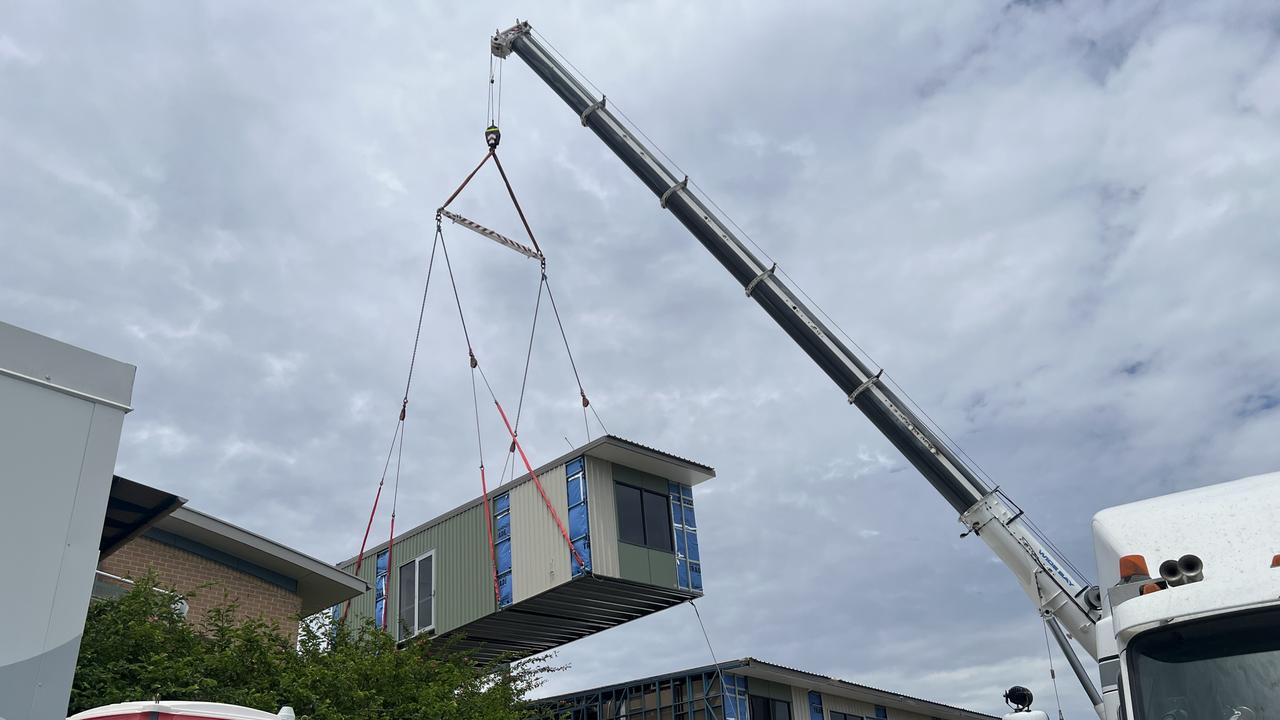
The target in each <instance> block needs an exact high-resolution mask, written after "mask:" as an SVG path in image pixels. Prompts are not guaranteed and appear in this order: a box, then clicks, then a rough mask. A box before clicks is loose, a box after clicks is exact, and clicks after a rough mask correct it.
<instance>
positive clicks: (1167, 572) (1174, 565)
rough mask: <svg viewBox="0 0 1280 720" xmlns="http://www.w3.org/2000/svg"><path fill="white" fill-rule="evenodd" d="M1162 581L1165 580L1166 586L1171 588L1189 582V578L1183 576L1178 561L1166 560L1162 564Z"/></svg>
mask: <svg viewBox="0 0 1280 720" xmlns="http://www.w3.org/2000/svg"><path fill="white" fill-rule="evenodd" d="M1160 579H1161V580H1164V584H1165V585H1168V586H1169V587H1178V586H1179V585H1185V584H1186V582H1187V576H1186V575H1183V574H1182V569H1181V568H1179V567H1178V561H1177V560H1165V561H1164V562H1162V563H1160Z"/></svg>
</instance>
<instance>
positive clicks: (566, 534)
mask: <svg viewBox="0 0 1280 720" xmlns="http://www.w3.org/2000/svg"><path fill="white" fill-rule="evenodd" d="M493 404H494V405H497V406H498V414H499V415H501V416H502V424H503V425H506V426H507V432H508V433H510V435H511V442H513V443H515V446H516V450H517V451H518V452H519V453H520V459H521V460H523V461H524V467H525V469H526V470H528V471H529V477H531V478H533V484H534V486H536V487H537V488H538V494H539V495H541V496H542V502H543V503H545V504H546V506H547V512H549V513H551V519H552V520H555V521H556V527H557V528H559V529H560V536H561V537H563V538H564V541H565V544H566V545H568V546H569V552H570V553H572V554H573V559H574V560H577V561H578V567H580V568H582V570H583V572H587V564H586V563H585V562H583V561H582V556H581V555H579V554H578V548H576V547H574V546H573V541H572V540H570V539H569V532H568V531H567V530H565V529H564V523H562V522H560V515H559V514H558V513H556V509H555V508H554V507H552V506H551V500H550V499H549V498H547V492H546V491H545V490H543V489H542V483H541V482H539V480H538V474H537V473H535V472H534V471H533V465H531V464H530V463H529V458H528V457H527V456H526V455H525V454H524V448H523V447H521V446H520V441H519V440H517V439H516V433H515V431H514V430H512V429H511V423H510V422H508V421H507V413H506V412H505V411H504V410H503V409H502V403H500V402H498V401H497V399H494V401H493Z"/></svg>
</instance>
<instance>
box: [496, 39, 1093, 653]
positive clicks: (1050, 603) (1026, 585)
mask: <svg viewBox="0 0 1280 720" xmlns="http://www.w3.org/2000/svg"><path fill="white" fill-rule="evenodd" d="M492 51H493V54H494V55H496V56H498V57H503V58H505V57H507V56H508V55H510V54H512V53H515V55H517V56H518V57H519V58H520V59H521V60H523V61H524V62H525V63H526V64H527V65H528V66H529V68H530V69H532V70H533V72H534V74H536V75H537V76H538V77H539V78H541V79H542V81H543V82H545V83H546V84H547V85H548V86H549V87H550V88H551V89H552V90H553V91H555V93H556V94H557V95H559V96H560V98H561V99H562V100H564V101H565V103H566V104H568V106H569V108H570V109H571V110H573V112H574V113H575V114H576V115H577V116H578V118H579V120H580V121H581V122H582V125H583V126H584V127H588V128H590V129H591V131H592V132H594V133H595V134H596V135H597V136H598V137H599V138H600V139H601V140H602V141H604V143H605V145H607V146H608V147H609V149H610V150H612V151H613V152H614V154H615V155H617V156H618V158H619V159H620V160H622V162H623V164H625V165H626V166H627V167H628V168H630V169H631V171H632V172H634V173H635V175H636V177H638V178H640V181H641V182H643V183H644V184H645V186H646V187H648V188H649V190H650V191H652V192H653V193H654V195H656V196H657V197H658V199H659V204H660V205H661V207H663V208H665V209H666V210H667V211H668V212H670V213H671V214H672V215H674V216H675V218H676V219H677V220H679V221H680V223H681V224H683V225H684V226H685V228H687V229H688V230H689V232H690V233H692V234H693V236H694V237H695V238H697V239H698V241H699V242H701V243H702V245H703V247H705V248H706V249H707V250H708V251H709V252H710V253H711V254H712V255H713V256H714V257H715V258H716V260H718V261H719V262H720V264H721V265H723V266H724V267H725V269H726V270H728V271H729V274H731V275H732V276H733V277H734V279H735V280H737V281H738V282H739V283H740V284H741V285H742V286H743V288H744V289H745V290H746V294H747V295H748V296H749V297H750V298H751V299H753V300H755V301H756V303H758V304H759V305H760V307H761V308H763V309H764V311H765V312H766V313H768V314H769V316H770V317H772V318H773V319H774V321H775V322H777V323H778V325H779V326H780V327H781V328H782V329H783V331H785V332H786V333H787V334H788V335H789V336H790V337H791V339H792V340H793V341H795V343H796V344H797V345H799V346H800V348H801V349H802V350H804V352H805V353H806V354H807V355H808V356H809V357H810V358H811V359H812V360H813V361H814V362H815V363H817V365H818V367H820V368H821V369H822V371H823V372H825V373H826V374H827V376H828V377H830V378H831V380H832V381H834V382H835V384H836V386H837V387H839V388H840V391H841V392H842V393H843V394H844V395H845V397H846V398H847V399H848V401H849V403H850V404H852V405H855V406H857V408H858V409H859V410H861V411H862V413H863V414H864V415H866V416H867V419H869V420H870V421H871V423H872V424H873V425H875V427H876V428H877V429H878V430H879V431H880V432H881V433H882V434H884V436H885V437H886V438H888V439H889V441H890V442H891V443H893V445H894V446H895V447H896V448H898V450H899V451H900V452H901V453H902V454H903V455H904V456H906V458H907V460H908V461H909V462H910V463H911V464H912V465H913V466H914V467H915V468H916V469H917V470H919V471H920V473H921V474H922V475H924V477H925V479H927V480H928V481H929V483H930V484H931V485H933V487H934V489H935V490H937V491H938V493H939V494H940V495H942V497H943V499H945V500H946V501H947V502H948V503H949V504H950V505H951V507H952V508H954V509H955V511H956V512H957V513H960V515H961V521H962V522H964V524H965V525H966V527H967V528H968V530H970V531H972V532H974V533H976V534H977V535H978V536H979V537H981V538H983V539H984V540H985V541H986V542H987V544H988V545H989V546H990V547H991V549H992V550H993V551H994V552H995V553H996V555H997V556H999V557H1000V559H1001V560H1002V561H1004V563H1005V564H1006V565H1007V566H1008V567H1009V568H1010V570H1012V571H1013V573H1014V575H1015V576H1016V577H1017V579H1018V582H1019V584H1021V585H1022V587H1023V590H1024V591H1025V592H1026V593H1027V594H1028V596H1029V597H1030V598H1031V599H1032V601H1034V602H1035V603H1036V605H1037V607H1038V608H1039V609H1040V611H1041V612H1042V613H1043V614H1045V616H1046V617H1049V616H1052V617H1054V618H1056V619H1057V620H1058V621H1060V622H1061V623H1062V624H1063V626H1065V627H1066V628H1067V631H1068V632H1069V633H1071V634H1072V635H1073V636H1074V637H1075V638H1076V640H1077V641H1078V642H1079V643H1080V645H1081V646H1082V647H1083V648H1084V649H1085V650H1086V651H1087V652H1088V653H1089V654H1090V656H1092V657H1094V658H1095V659H1096V658H1097V650H1096V643H1095V641H1094V632H1093V631H1094V625H1095V623H1096V622H1097V619H1098V617H1099V615H1098V610H1097V608H1096V607H1093V603H1091V602H1090V599H1091V597H1092V596H1093V593H1090V592H1087V591H1088V590H1089V588H1087V587H1086V586H1085V585H1084V584H1083V583H1082V582H1081V581H1080V580H1079V579H1077V578H1076V577H1074V576H1073V574H1072V573H1071V572H1069V570H1068V569H1067V565H1066V563H1064V562H1061V561H1060V560H1059V559H1058V558H1057V557H1056V554H1055V553H1054V552H1052V550H1051V548H1050V547H1049V546H1048V544H1047V543H1044V542H1042V541H1041V540H1040V539H1039V538H1038V537H1037V536H1036V535H1035V534H1034V533H1033V532H1031V529H1030V528H1029V527H1028V526H1027V525H1026V524H1025V522H1024V520H1023V518H1022V517H1021V512H1020V511H1019V510H1017V509H1016V507H1015V506H1014V505H1013V504H1012V503H1011V502H1009V501H1008V499H1007V498H1005V497H1004V496H1003V495H1002V494H1001V493H1000V492H999V491H998V490H993V489H992V488H990V487H988V486H987V484H986V483H984V482H983V481H982V480H981V479H980V478H979V477H978V476H977V475H976V474H975V473H974V472H972V471H971V470H970V469H969V467H968V466H967V465H966V464H965V463H964V462H963V461H962V460H961V459H960V458H959V457H958V456H957V455H956V454H955V453H953V452H952V451H951V449H950V448H949V447H947V446H946V445H945V444H943V443H942V442H941V441H939V439H938V438H937V437H936V436H935V435H934V433H933V432H932V431H931V430H930V429H929V428H928V427H927V426H925V424H924V423H922V422H921V421H920V419H919V418H918V417H917V416H916V415H915V413H914V412H913V411H912V410H911V409H910V408H909V407H908V406H907V405H906V404H904V403H903V402H902V401H901V400H900V399H899V398H898V396H897V395H896V394H895V393H894V392H893V391H892V390H891V389H890V388H889V387H888V385H887V384H886V383H885V382H882V381H881V379H880V373H879V372H877V371H873V370H872V369H871V368H870V367H869V366H868V365H867V363H865V362H864V361H863V360H862V359H861V358H859V357H858V356H857V355H856V354H854V352H853V351H852V350H850V349H849V348H848V347H847V346H846V345H845V344H844V343H843V342H842V341H841V340H840V339H839V338H838V337H837V336H836V335H835V334H833V333H832V332H831V331H830V330H829V329H828V328H827V326H826V325H825V324H824V323H823V322H822V320H821V319H820V318H819V317H818V316H817V315H815V314H814V313H813V312H812V311H810V310H809V308H808V307H806V306H805V304H804V303H803V302H801V300H800V298H799V297H797V295H796V294H795V293H794V292H792V291H791V289H790V288H788V287H787V286H786V284H785V283H783V282H782V280H781V279H780V278H778V277H777V275H776V274H775V273H774V267H772V266H767V265H765V264H764V263H763V262H761V260H760V259H759V258H757V257H756V256H755V254H753V253H752V252H751V251H750V250H749V249H748V248H747V247H746V246H745V245H744V244H743V243H742V242H741V241H740V240H739V239H738V238H737V236H735V235H734V233H733V232H732V231H731V230H730V229H729V226H728V225H727V224H726V223H725V222H724V221H723V220H722V219H721V218H720V217H719V216H718V215H717V214H716V213H714V212H712V211H711V210H710V209H708V208H707V207H706V206H705V205H704V204H703V203H702V201H701V200H700V199H699V198H698V197H697V196H695V195H694V193H692V192H691V191H690V190H689V188H688V187H687V184H688V178H680V177H677V176H676V175H675V174H674V173H673V172H672V171H671V170H670V169H668V168H667V167H666V166H665V165H664V164H663V163H662V162H661V161H660V160H659V159H658V157H657V156H656V155H655V154H654V152H653V151H652V150H651V149H650V148H648V147H647V146H645V145H644V144H643V143H642V142H641V141H640V139H639V138H637V137H636V136H635V134H634V133H632V132H631V131H630V130H629V129H628V128H627V127H626V126H624V125H623V124H622V123H621V122H620V121H619V120H618V118H617V117H616V116H615V115H614V114H613V113H612V112H610V111H609V109H608V107H607V101H606V100H605V98H604V97H600V98H596V97H595V96H594V95H593V94H592V93H591V92H590V91H589V90H588V89H587V88H586V86H585V85H584V84H583V83H582V82H580V81H579V79H578V78H577V77H575V76H574V75H573V74H572V73H570V72H569V71H568V69H567V68H566V67H565V66H564V65H563V64H562V63H561V62H560V61H559V60H558V59H557V58H556V57H554V56H553V55H552V53H550V52H549V51H548V50H547V48H546V46H544V45H543V44H542V43H541V42H539V41H538V39H537V38H536V37H534V35H533V33H532V28H531V27H530V26H529V24H528V23H520V24H518V25H516V26H515V27H512V28H510V29H509V30H506V31H504V32H500V33H498V34H497V35H495V36H494V38H493V39H492Z"/></svg>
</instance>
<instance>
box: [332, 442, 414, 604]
mask: <svg viewBox="0 0 1280 720" xmlns="http://www.w3.org/2000/svg"><path fill="white" fill-rule="evenodd" d="M400 428H401V423H400V421H399V420H396V426H395V431H394V432H392V433H391V445H390V446H389V447H388V448H387V460H386V462H385V463H383V465H382V477H381V479H379V480H378V490H377V492H375V493H374V495H373V508H372V509H370V510H369V522H368V523H367V524H366V525H365V527H364V539H363V540H361V541H360V554H359V555H356V565H355V568H354V569H353V570H352V574H353V575H357V576H358V575H359V574H360V568H361V567H363V566H364V551H365V550H366V549H367V548H368V544H369V532H370V531H372V530H373V518H374V516H375V515H376V514H377V512H378V500H379V499H381V498H382V486H383V485H384V484H386V481H387V469H388V468H390V467H391V455H392V453H394V452H395V449H396V438H397V437H399V435H400ZM350 610H351V599H350V598H348V599H347V601H346V603H345V604H344V605H343V607H342V618H341V619H342V620H346V617H347V612H348V611H350Z"/></svg>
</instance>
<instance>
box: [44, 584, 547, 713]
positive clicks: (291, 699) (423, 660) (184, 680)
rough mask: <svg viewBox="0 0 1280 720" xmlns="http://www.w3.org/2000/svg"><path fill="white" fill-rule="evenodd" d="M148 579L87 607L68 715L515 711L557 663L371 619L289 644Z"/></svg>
mask: <svg viewBox="0 0 1280 720" xmlns="http://www.w3.org/2000/svg"><path fill="white" fill-rule="evenodd" d="M174 598H175V596H174V595H171V594H168V593H166V592H163V591H159V590H158V589H157V588H156V584H155V581H154V579H153V578H147V579H144V580H142V581H140V582H138V583H137V585H135V586H134V588H133V589H132V590H131V591H130V592H129V593H128V594H126V595H124V596H122V597H120V598H116V599H112V600H104V601H100V602H95V603H94V604H93V605H92V606H91V607H90V608H89V617H88V621H87V622H86V623H85V632H84V639H83V641H82V642H81V645H80V659H79V661H78V664H77V667H76V676H75V683H74V686H73V687H72V691H71V707H70V709H69V713H75V712H79V711H81V710H86V709H89V708H94V707H98V706H101V705H106V704H109V703H115V702H127V701H136V700H151V699H153V698H155V697H161V698H163V699H166V700H204V701H208V702H223V703H232V704H235V705H244V706H247V707H253V708H259V709H262V710H270V711H275V710H276V709H278V708H279V707H280V706H281V705H291V706H293V708H294V711H295V712H297V714H298V717H299V718H307V719H309V720H339V719H341V720H351V719H354V718H371V719H382V718H387V719H392V718H394V719H396V720H404V719H408V718H413V719H414V720H418V719H422V720H427V719H433V718H450V719H454V718H456V719H458V720H519V719H520V718H523V717H528V716H530V715H532V714H533V711H532V708H530V707H529V706H528V704H527V703H526V702H525V701H524V700H523V698H524V697H525V695H526V694H527V693H528V692H529V691H530V690H532V689H534V688H536V687H537V686H539V685H541V684H542V682H543V679H544V677H545V675H546V674H547V673H548V672H552V671H554V670H555V669H556V668H552V667H550V666H549V665H548V664H547V663H546V662H538V661H535V662H523V663H516V664H514V665H508V664H506V663H494V664H489V665H484V664H479V663H477V662H476V661H475V660H474V659H473V658H471V657H469V656H468V655H467V654H465V653H462V652H458V651H456V650H455V649H453V648H450V647H448V646H446V645H445V644H444V643H441V642H432V641H429V640H425V639H424V640H420V641H413V642H410V643H409V644H408V645H407V646H406V647H403V648H400V649H397V647H396V643H395V640H394V639H393V638H392V637H391V636H390V635H389V634H388V633H386V632H383V631H381V630H378V629H377V628H375V627H373V626H372V625H371V624H369V625H363V626H360V627H341V628H339V631H338V632H334V633H330V632H329V631H328V630H327V629H326V630H317V629H315V628H313V627H311V626H310V625H309V624H307V623H303V627H302V633H301V636H300V638H299V640H298V642H297V643H296V644H295V643H294V642H293V641H292V640H291V639H289V638H288V637H286V636H285V635H283V634H281V633H280V632H279V631H277V630H276V629H275V627H274V626H272V625H269V624H267V623H264V622H262V621H260V620H252V619H251V620H241V619H238V618H237V615H236V607H235V605H234V604H228V605H226V606H225V607H221V608H218V609H217V610H214V611H212V612H210V613H209V614H208V616H207V617H206V618H205V619H204V620H203V621H202V622H201V623H200V624H199V625H193V624H192V623H188V622H187V621H186V620H185V619H184V618H183V617H182V614H181V612H179V610H178V609H177V608H176V606H175V605H174V603H173V600H174Z"/></svg>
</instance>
